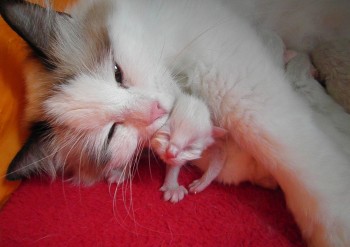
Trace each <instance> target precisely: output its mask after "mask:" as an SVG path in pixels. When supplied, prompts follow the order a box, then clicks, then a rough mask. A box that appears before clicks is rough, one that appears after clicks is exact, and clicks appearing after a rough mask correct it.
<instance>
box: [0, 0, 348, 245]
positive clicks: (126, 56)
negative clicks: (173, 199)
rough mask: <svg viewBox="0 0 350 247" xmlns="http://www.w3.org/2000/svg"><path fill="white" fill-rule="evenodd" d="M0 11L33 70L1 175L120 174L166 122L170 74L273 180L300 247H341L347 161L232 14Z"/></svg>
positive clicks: (198, 7) (169, 4)
mask: <svg viewBox="0 0 350 247" xmlns="http://www.w3.org/2000/svg"><path fill="white" fill-rule="evenodd" d="M266 1H269V0H266ZM232 2H233V3H236V2H235V1H232ZM291 2H292V3H293V1H291ZM301 3H302V1H300V2H299V4H301ZM313 3H314V2H313ZM324 3H325V4H323V5H326V4H328V2H327V1H324ZM342 3H344V4H347V2H345V1H344V2H342ZM318 5H321V4H319V3H318ZM234 9H235V8H234ZM0 12H1V14H2V15H3V16H4V17H5V19H6V20H7V21H8V22H9V23H10V25H11V26H12V28H14V29H15V30H16V31H17V32H18V33H19V34H20V35H21V36H22V37H23V38H24V39H25V40H26V41H27V42H28V43H29V45H30V46H31V47H32V48H33V50H34V52H35V56H36V58H38V60H37V61H41V63H42V65H43V66H39V65H38V64H37V65H33V66H32V68H31V69H30V70H29V76H28V85H29V88H30V90H29V102H28V109H27V116H28V119H29V121H30V122H31V123H32V124H34V127H35V128H33V131H32V134H31V136H30V138H29V139H28V141H27V143H26V144H25V146H24V148H23V149H22V150H21V151H20V152H19V153H18V155H17V156H16V157H15V159H14V161H13V162H12V163H11V165H10V168H9V174H8V177H9V178H12V179H16V178H20V177H22V176H26V175H29V174H31V173H33V172H35V171H40V170H47V171H49V172H50V173H51V174H52V175H55V171H56V170H60V171H63V172H65V173H68V175H72V177H73V178H74V179H75V180H76V181H80V180H81V181H82V182H85V183H93V182H95V181H97V180H99V179H101V178H104V177H108V176H109V174H110V172H111V171H113V170H115V169H117V170H118V169H121V168H124V167H128V166H129V165H130V164H131V163H132V161H133V158H134V157H135V153H137V151H138V150H139V149H141V148H142V147H143V146H144V145H145V143H147V142H148V140H149V138H150V137H151V136H152V135H153V134H154V132H155V131H156V130H157V129H159V128H160V127H161V126H162V125H163V124H164V123H165V120H166V118H167V116H168V114H169V112H170V111H171V109H172V107H173V104H174V101H175V98H174V94H175V95H176V94H177V92H179V91H180V89H179V88H178V86H177V85H176V82H175V80H174V77H173V76H172V75H171V74H172V73H181V74H184V75H186V76H187V77H188V80H187V82H188V84H187V85H186V88H187V89H190V90H191V91H192V92H193V94H195V95H197V96H198V97H200V98H202V99H203V100H204V101H205V102H206V104H207V105H208V107H209V109H210V111H211V113H212V120H213V123H214V125H218V126H222V127H223V128H225V129H227V130H228V131H229V134H230V137H231V138H232V141H233V142H234V143H235V144H237V145H238V146H239V148H241V149H242V150H244V151H245V152H247V153H248V154H250V155H251V156H252V157H253V158H254V159H255V160H256V161H257V163H258V165H259V166H260V165H261V166H263V167H264V168H265V169H266V170H267V171H268V172H269V173H271V174H272V175H273V177H274V178H275V179H276V180H277V182H278V184H279V185H280V186H281V188H282V189H283V191H284V193H285V196H286V200H287V204H288V207H289V208H290V210H291V211H292V213H293V214H294V217H295V219H296V221H297V223H298V224H299V226H300V228H301V231H302V233H303V236H304V237H305V238H306V240H307V241H308V242H309V243H310V244H311V245H313V246H348V245H349V244H350V209H349V208H348V205H349V203H350V190H349V188H350V180H349V177H350V162H349V159H348V157H347V155H346V153H345V152H344V151H343V150H342V149H341V148H339V144H338V143H337V142H335V141H332V140H330V139H329V138H328V136H327V135H326V134H325V133H324V132H323V131H322V129H321V128H320V127H318V123H317V122H315V117H314V116H315V115H317V113H314V112H312V110H311V107H310V106H309V105H308V104H307V103H306V102H304V101H303V100H302V99H301V98H300V97H299V96H298V95H297V94H296V93H295V92H294V90H293V88H292V87H291V85H290V83H289V82H288V81H287V80H286V78H285V77H284V73H283V69H282V68H279V67H278V66H276V64H275V62H274V61H273V59H272V58H271V56H270V55H269V52H268V50H267V48H266V47H265V46H264V45H263V43H262V42H261V41H260V39H259V37H258V35H257V34H256V31H255V30H254V28H252V27H251V26H250V25H249V24H248V23H247V22H246V21H245V20H243V19H242V18H240V17H239V15H238V14H235V13H232V12H231V11H230V10H229V9H228V8H225V7H223V6H221V5H220V4H219V3H218V2H216V1H210V0H202V1H187V0H178V1H171V0H167V1H164V0H154V1H150V2H148V1H143V0H119V1H113V2H110V1H109V0H104V1H96V2H94V1H88V2H80V3H78V5H77V6H76V7H75V8H74V9H73V11H72V12H71V13H70V15H65V14H56V13H53V12H51V13H50V14H47V12H45V11H43V10H42V9H40V8H38V7H34V8H32V7H30V6H29V7H28V5H26V4H23V3H22V1H14V2H13V1H2V2H1V4H0ZM262 12H263V11H262ZM23 16H24V18H22V17H23ZM247 16H249V13H247ZM310 16H311V15H310ZM313 17H314V18H317V16H315V15H313ZM28 19H29V20H30V19H34V20H35V21H34V22H30V23H28ZM266 20H269V18H266ZM274 21H275V22H276V23H278V21H279V18H276V19H274ZM289 21H290V20H288V22H289ZM264 23H266V25H265V26H269V25H271V26H272V27H273V25H272V24H268V23H269V21H266V22H264ZM286 30H289V31H290V33H288V34H290V35H287V36H286V37H287V38H288V37H293V28H290V26H289V28H288V27H287V28H286ZM277 31H278V30H277ZM342 31H343V32H342V33H345V34H348V33H346V32H347V29H346V27H344V28H342ZM303 34H305V33H303ZM282 36H283V35H282ZM296 36H298V35H296ZM293 38H294V37H293ZM296 38H297V37H296ZM309 38H310V39H311V40H313V39H317V38H318V37H317V35H315V34H311V37H309ZM286 43H287V44H289V43H288V42H287V41H286ZM292 43H293V42H292ZM294 43H295V42H294ZM296 43H298V42H296ZM311 43H312V42H311ZM303 44H305V43H303ZM301 48H302V47H301ZM304 48H305V49H309V46H306V47H304ZM174 92H175V93H174ZM317 120H318V121H321V122H323V123H324V124H326V125H329V126H330V127H329V128H330V129H332V125H331V124H330V121H328V120H327V119H325V118H324V117H323V116H322V115H317ZM319 143H322V145H318V144H319ZM112 177H113V175H112Z"/></svg>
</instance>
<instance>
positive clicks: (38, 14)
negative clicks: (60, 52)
mask: <svg viewBox="0 0 350 247" xmlns="http://www.w3.org/2000/svg"><path fill="white" fill-rule="evenodd" d="M0 14H1V16H2V18H3V19H4V20H5V21H6V22H7V24H8V25H9V26H10V27H11V28H12V29H13V30H14V31H15V32H16V33H17V34H18V35H19V36H21V37H22V38H23V39H24V40H25V41H26V42H27V43H28V44H29V46H30V47H31V48H32V49H33V51H34V53H35V55H37V56H38V57H39V58H41V59H43V60H46V59H47V54H46V53H47V51H48V49H49V46H50V40H52V38H54V35H55V28H56V26H57V22H58V21H60V19H63V18H64V19H68V18H70V17H69V15H67V14H64V13H59V12H56V11H54V10H52V9H49V8H43V7H41V6H40V5H37V4H33V3H29V2H26V1H23V0H1V1H0Z"/></svg>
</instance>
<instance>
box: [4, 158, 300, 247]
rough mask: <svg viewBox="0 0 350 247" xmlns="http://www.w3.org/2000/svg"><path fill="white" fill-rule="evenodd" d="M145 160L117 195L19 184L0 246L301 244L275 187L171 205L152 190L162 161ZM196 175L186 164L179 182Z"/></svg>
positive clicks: (222, 190) (41, 182)
mask: <svg viewBox="0 0 350 247" xmlns="http://www.w3.org/2000/svg"><path fill="white" fill-rule="evenodd" d="M148 163H149V162H148V160H146V159H145V160H143V161H141V164H140V166H139V170H138V173H136V175H135V177H134V179H133V181H132V189H130V186H127V185H126V184H124V186H120V187H119V188H118V190H117V192H116V193H115V191H116V186H115V185H112V186H111V187H109V186H108V185H107V184H106V183H104V182H101V183H98V184H97V185H95V186H92V187H87V188H86V187H77V186H74V185H71V184H69V183H64V182H62V181H61V180H60V179H57V180H56V181H54V182H53V183H51V182H49V181H47V180H46V179H40V178H36V179H32V180H29V181H25V182H23V183H22V185H21V187H20V188H19V189H18V190H17V191H16V192H15V193H14V195H13V196H12V197H11V199H10V200H9V201H8V203H7V204H6V205H5V206H4V208H3V209H2V211H1V212H0V238H1V239H0V245H1V246H7V247H11V246H21V247H22V246H142V247H147V246H191V247H193V246H225V247H227V246H261V247H264V246H266V247H273V246H276V247H287V246H288V247H290V246H293V247H294V246H299V247H301V246H306V245H305V244H304V243H303V241H302V239H301V236H300V232H299V230H298V228H297V226H296V225H295V223H294V221H293V218H292V216H291V214H290V213H289V212H288V210H287V209H286V206H285V202H284V198H283V194H282V192H281V191H270V190H265V189H262V188H259V187H255V186H252V185H249V184H244V185H241V186H238V187H235V186H223V185H220V184H216V183H214V184H212V185H210V186H209V188H207V189H206V190H205V191H203V192H202V193H199V194H197V195H189V196H187V197H185V199H184V200H183V201H182V202H180V203H178V204H171V203H169V202H164V201H163V200H162V199H161V198H162V193H161V192H160V191H159V190H158V189H159V187H160V186H161V184H162V179H163V177H164V172H165V169H164V165H163V164H161V163H160V162H156V161H152V162H151V163H152V165H151V167H149V165H148ZM199 175H200V173H199V172H198V171H197V170H196V169H195V168H193V167H189V168H184V169H183V170H182V173H181V174H180V181H181V182H182V184H185V185H188V184H189V183H190V181H192V180H193V179H194V178H197V177H198V176H199ZM131 193H132V194H131Z"/></svg>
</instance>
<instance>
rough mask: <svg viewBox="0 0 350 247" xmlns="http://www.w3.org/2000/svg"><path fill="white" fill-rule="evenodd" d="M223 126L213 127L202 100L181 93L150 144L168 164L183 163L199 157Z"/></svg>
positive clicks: (221, 130) (217, 135) (223, 131)
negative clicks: (165, 121)
mask: <svg viewBox="0 0 350 247" xmlns="http://www.w3.org/2000/svg"><path fill="white" fill-rule="evenodd" d="M225 133H226V130H224V129H222V128H219V127H214V126H213V124H212V122H211V119H210V112H209V109H208V107H207V106H206V105H205V104H204V102H202V101H201V100H199V99H197V98H195V97H193V96H189V95H185V94H183V95H181V96H179V98H178V100H177V101H176V103H175V106H174V108H173V111H172V112H171V115H170V118H169V119H168V121H167V123H166V124H165V125H164V126H163V127H162V128H161V129H160V130H159V131H157V132H156V134H155V135H154V137H153V138H152V140H151V147H152V149H153V150H155V152H156V153H157V154H158V155H159V157H160V158H161V159H162V160H163V161H164V162H165V163H167V164H170V165H184V164H185V163H186V162H187V161H190V160H194V159H198V158H200V157H201V154H202V152H203V151H204V150H205V149H206V148H207V147H209V146H210V145H211V144H213V143H214V138H216V137H221V136H223V135H225Z"/></svg>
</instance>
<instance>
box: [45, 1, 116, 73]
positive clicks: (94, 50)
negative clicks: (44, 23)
mask: <svg viewBox="0 0 350 247" xmlns="http://www.w3.org/2000/svg"><path fill="white" fill-rule="evenodd" d="M102 11H105V10H104V9H103V8H101V7H98V6H96V7H95V5H93V6H91V7H90V8H88V9H86V10H85V11H83V13H81V14H75V12H73V13H72V15H71V18H68V19H62V20H61V21H60V22H59V23H58V25H57V34H56V35H55V40H54V42H53V43H52V45H51V54H50V55H51V56H52V59H54V61H55V63H56V65H57V68H58V69H59V73H60V74H66V75H70V76H71V77H72V76H74V75H75V74H77V73H94V72H96V71H97V70H98V69H99V65H100V64H103V63H106V61H108V60H110V57H111V42H110V38H109V34H108V29H107V26H106V18H105V17H104V16H105V15H101V16H100V17H98V15H99V14H100V12H102ZM106 14H108V12H106Z"/></svg>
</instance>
